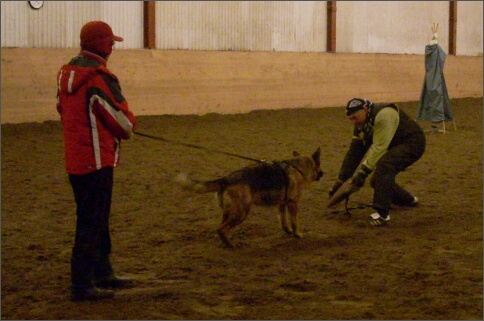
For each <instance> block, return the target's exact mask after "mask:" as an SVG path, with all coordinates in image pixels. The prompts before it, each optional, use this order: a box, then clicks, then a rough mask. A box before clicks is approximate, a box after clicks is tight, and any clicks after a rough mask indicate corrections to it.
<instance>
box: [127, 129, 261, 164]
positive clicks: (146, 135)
mask: <svg viewBox="0 0 484 321" xmlns="http://www.w3.org/2000/svg"><path fill="white" fill-rule="evenodd" d="M133 133H134V134H136V135H139V136H143V137H148V138H151V139H156V140H160V141H162V142H166V143H172V144H177V145H181V146H185V147H191V148H196V149H203V150H206V151H210V152H215V153H219V154H224V155H228V156H232V157H238V158H242V159H247V160H250V161H253V162H257V163H265V162H266V161H264V160H260V159H255V158H251V157H246V156H242V155H238V154H233V153H228V152H224V151H221V150H216V149H210V148H207V147H204V146H198V145H194V144H187V143H182V142H177V141H174V140H169V139H166V138H163V137H157V136H152V135H148V134H143V133H140V132H133Z"/></svg>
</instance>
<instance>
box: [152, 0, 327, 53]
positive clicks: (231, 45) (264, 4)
mask: <svg viewBox="0 0 484 321" xmlns="http://www.w3.org/2000/svg"><path fill="white" fill-rule="evenodd" d="M156 16H157V18H156V21H157V26H156V31H157V36H156V37H157V39H156V43H157V48H158V49H192V50H234V51H297V52H304V51H311V52H324V51H326V2H324V1H160V2H157V6H156Z"/></svg>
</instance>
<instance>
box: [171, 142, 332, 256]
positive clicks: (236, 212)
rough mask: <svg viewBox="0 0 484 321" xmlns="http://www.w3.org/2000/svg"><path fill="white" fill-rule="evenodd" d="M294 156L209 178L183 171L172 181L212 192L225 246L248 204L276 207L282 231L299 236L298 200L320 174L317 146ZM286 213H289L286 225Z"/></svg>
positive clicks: (246, 214) (248, 209) (228, 244)
mask: <svg viewBox="0 0 484 321" xmlns="http://www.w3.org/2000/svg"><path fill="white" fill-rule="evenodd" d="M293 156H294V158H292V159H289V160H283V161H274V162H270V163H269V162H261V163H258V164H255V165H251V166H247V167H244V168H242V169H240V170H237V171H235V172H232V173H230V174H229V175H227V176H225V177H222V178H219V179H215V180H210V181H205V182H201V181H196V180H193V179H190V178H188V177H187V175H186V174H183V173H182V174H180V175H178V176H177V178H176V181H177V182H178V183H179V184H181V186H182V187H183V188H184V189H187V190H191V191H194V192H196V193H199V194H202V193H210V192H216V193H217V198H218V201H219V206H220V207H221V209H222V211H223V218H222V224H221V225H220V227H219V228H218V230H217V232H218V235H219V236H220V238H221V239H222V241H223V242H224V243H225V245H226V246H227V247H234V245H233V244H232V242H231V241H230V239H229V236H230V232H231V230H232V229H233V228H235V227H236V226H238V225H239V224H241V223H242V222H244V220H245V219H246V218H247V216H248V215H249V211H250V208H251V206H252V205H259V206H278V207H279V218H280V223H281V227H282V229H283V230H284V232H286V233H288V234H290V235H293V236H294V237H297V238H301V237H302V234H301V232H300V231H299V225H298V212H299V209H298V207H299V202H300V200H301V197H302V192H303V189H304V188H307V187H309V184H310V183H311V182H314V181H319V180H320V179H321V177H322V176H323V171H322V170H321V167H320V166H321V162H320V156H321V148H318V149H317V150H316V151H315V152H314V154H313V155H312V156H301V155H300V154H299V153H297V152H293ZM286 212H289V217H290V223H291V224H290V226H289V223H288V218H287V214H286Z"/></svg>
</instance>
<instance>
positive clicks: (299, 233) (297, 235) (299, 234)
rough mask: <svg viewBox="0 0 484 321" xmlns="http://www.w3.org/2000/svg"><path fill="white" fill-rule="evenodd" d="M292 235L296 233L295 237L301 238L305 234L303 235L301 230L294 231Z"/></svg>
mask: <svg viewBox="0 0 484 321" xmlns="http://www.w3.org/2000/svg"><path fill="white" fill-rule="evenodd" d="M292 235H294V237H295V238H298V239H300V238H302V237H303V235H302V233H301V232H294V233H292Z"/></svg>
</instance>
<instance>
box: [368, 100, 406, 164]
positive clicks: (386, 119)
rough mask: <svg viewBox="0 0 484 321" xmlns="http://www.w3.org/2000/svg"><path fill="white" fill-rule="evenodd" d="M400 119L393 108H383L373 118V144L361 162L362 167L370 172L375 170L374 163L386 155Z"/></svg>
mask: <svg viewBox="0 0 484 321" xmlns="http://www.w3.org/2000/svg"><path fill="white" fill-rule="evenodd" d="M399 122H400V117H399V115H398V111H397V110H395V109H393V108H383V109H382V110H381V111H380V112H379V113H378V114H377V115H376V117H375V124H374V126H373V143H372V144H371V146H370V149H369V150H368V154H367V156H366V158H365V160H363V163H362V164H363V165H365V166H366V167H368V168H369V169H370V170H374V169H375V165H376V162H378V160H379V159H380V157H382V156H383V154H385V153H386V151H387V150H388V146H389V145H390V142H391V141H392V139H393V136H394V135H395V132H396V131H397V127H398V124H399Z"/></svg>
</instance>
